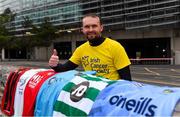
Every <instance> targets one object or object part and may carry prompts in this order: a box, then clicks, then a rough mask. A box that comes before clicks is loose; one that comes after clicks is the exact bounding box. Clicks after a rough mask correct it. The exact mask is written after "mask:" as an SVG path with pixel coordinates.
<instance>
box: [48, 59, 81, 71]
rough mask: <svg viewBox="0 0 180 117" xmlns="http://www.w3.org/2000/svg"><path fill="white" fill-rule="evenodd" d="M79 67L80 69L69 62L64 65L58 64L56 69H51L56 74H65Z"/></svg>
mask: <svg viewBox="0 0 180 117" xmlns="http://www.w3.org/2000/svg"><path fill="white" fill-rule="evenodd" d="M77 67H78V65H76V64H74V63H73V62H71V61H69V60H68V61H67V62H66V63H64V64H58V65H57V66H56V67H51V68H52V69H53V70H54V71H56V72H64V71H68V70H73V69H75V68H77Z"/></svg>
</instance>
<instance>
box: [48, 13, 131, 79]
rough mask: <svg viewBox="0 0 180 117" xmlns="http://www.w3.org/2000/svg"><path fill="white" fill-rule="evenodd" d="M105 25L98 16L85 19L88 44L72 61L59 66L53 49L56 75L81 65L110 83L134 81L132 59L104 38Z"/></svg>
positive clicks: (76, 53) (78, 49)
mask: <svg viewBox="0 0 180 117" xmlns="http://www.w3.org/2000/svg"><path fill="white" fill-rule="evenodd" d="M102 31H103V25H102V24H101V21H100V18H99V17H98V16H97V15H95V14H88V15H86V16H84V17H83V19H82V32H83V34H84V35H85V37H86V38H87V40H88V41H87V42H86V43H84V44H82V45H81V46H80V47H78V48H77V49H76V50H75V52H74V53H73V55H72V56H71V58H70V59H69V60H68V61H67V62H66V63H65V64H60V63H59V57H58V56H57V51H56V50H55V49H54V52H53V55H52V56H51V58H50V60H49V66H50V67H51V68H52V69H54V70H55V71H56V72H63V71H67V70H72V69H75V68H77V67H78V65H80V64H82V66H83V68H84V70H85V71H87V70H93V71H96V72H97V73H96V75H97V76H102V77H105V78H108V79H111V80H118V79H125V80H130V81H131V74H130V68H129V65H130V64H131V63H130V60H129V58H128V56H127V54H126V52H125V50H124V48H123V47H122V46H121V44H120V43H118V42H116V41H115V40H112V39H109V38H105V37H102V35H101V33H102Z"/></svg>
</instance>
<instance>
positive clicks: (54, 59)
mask: <svg viewBox="0 0 180 117" xmlns="http://www.w3.org/2000/svg"><path fill="white" fill-rule="evenodd" d="M57 54H58V53H57V51H56V49H54V50H53V55H52V56H51V58H50V59H49V66H50V67H56V66H57V65H58V63H59V57H58V56H57Z"/></svg>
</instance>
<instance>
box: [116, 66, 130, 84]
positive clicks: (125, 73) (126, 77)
mask: <svg viewBox="0 0 180 117" xmlns="http://www.w3.org/2000/svg"><path fill="white" fill-rule="evenodd" d="M118 73H119V75H120V77H121V78H122V79H124V80H129V81H132V79H131V73H130V68H129V66H127V67H124V68H123V69H120V70H118Z"/></svg>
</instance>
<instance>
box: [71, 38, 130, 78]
mask: <svg viewBox="0 0 180 117" xmlns="http://www.w3.org/2000/svg"><path fill="white" fill-rule="evenodd" d="M69 60H70V61H71V62H73V63H75V64H77V65H80V64H82V66H83V68H84V70H85V71H87V70H93V71H96V72H97V74H96V75H97V76H102V77H105V78H108V79H111V80H117V79H120V76H119V74H118V72H117V70H119V69H122V68H124V67H126V66H128V65H130V64H131V63H130V60H129V58H128V56H127V54H126V52H125V50H124V48H123V47H122V45H121V44H120V43H119V42H117V41H115V40H112V39H109V38H106V39H105V41H104V42H103V43H102V44H100V45H99V46H90V45H89V42H86V43H84V44H82V45H81V46H80V47H78V48H77V49H76V50H75V52H74V53H73V55H72V56H71V58H70V59H69Z"/></svg>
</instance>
